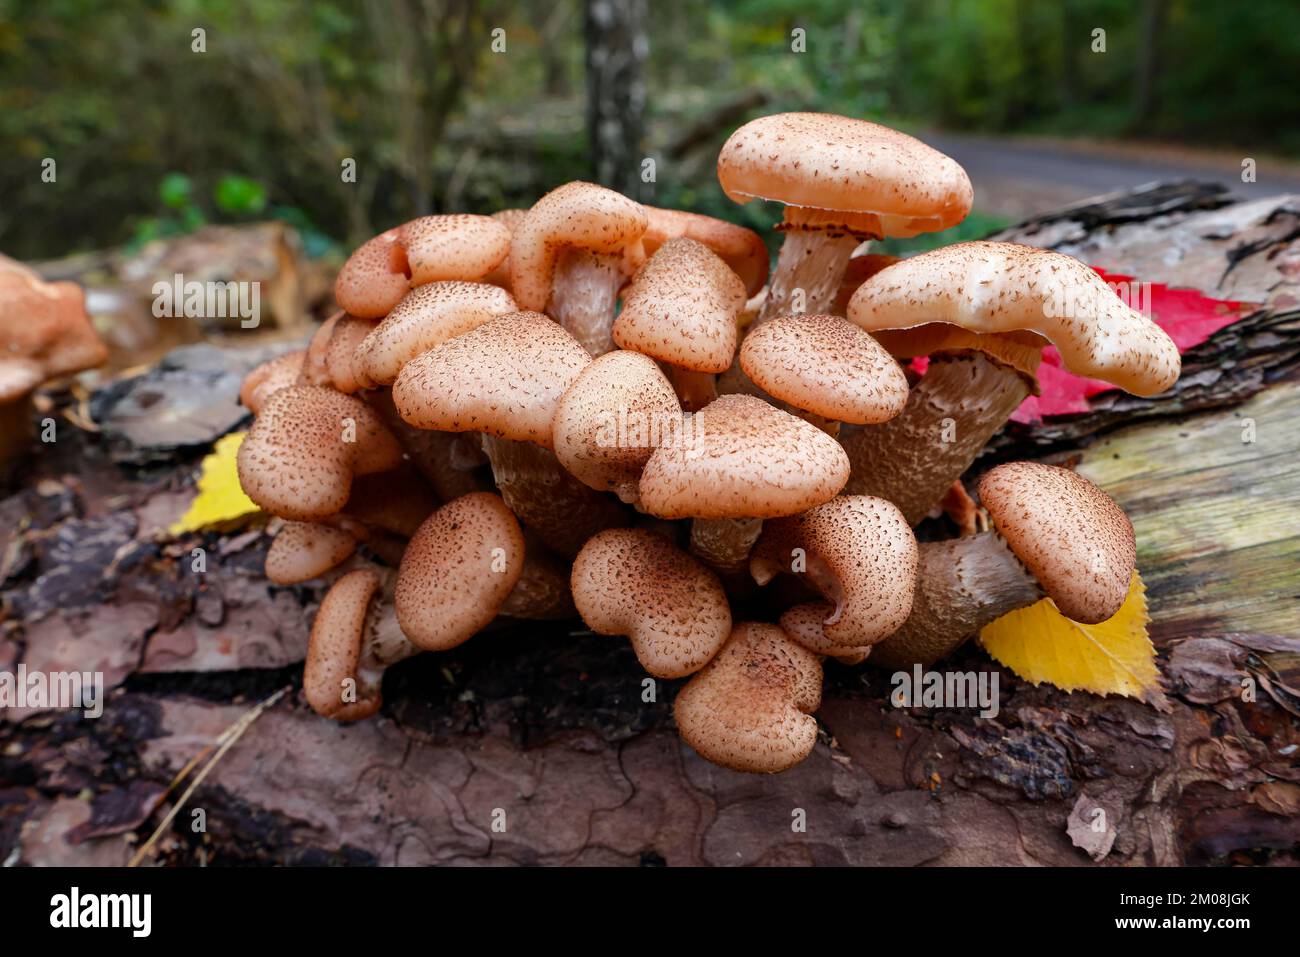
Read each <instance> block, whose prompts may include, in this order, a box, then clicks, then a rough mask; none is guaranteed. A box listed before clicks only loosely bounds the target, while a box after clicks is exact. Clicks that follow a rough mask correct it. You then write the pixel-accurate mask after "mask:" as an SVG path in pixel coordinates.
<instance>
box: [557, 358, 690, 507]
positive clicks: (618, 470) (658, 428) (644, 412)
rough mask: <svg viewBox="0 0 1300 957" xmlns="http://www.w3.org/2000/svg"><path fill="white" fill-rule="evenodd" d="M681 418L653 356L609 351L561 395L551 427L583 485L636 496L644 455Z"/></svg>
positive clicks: (673, 431) (628, 498) (563, 459)
mask: <svg viewBox="0 0 1300 957" xmlns="http://www.w3.org/2000/svg"><path fill="white" fill-rule="evenodd" d="M681 418H682V407H681V405H680V403H679V402H678V401H677V394H676V393H675V392H674V391H673V387H672V385H671V384H670V383H669V382H668V379H667V378H665V377H664V374H663V372H661V371H660V369H659V366H657V365H656V364H655V361H654V360H653V359H651V358H649V357H648V356H643V355H641V354H640V353H637V352H626V351H624V350H621V349H619V350H616V351H614V352H607V353H605V354H604V355H603V356H600V357H599V358H597V359H595V360H594V361H593V362H592V363H591V365H589V366H587V367H586V368H585V369H583V370H582V373H581V374H580V375H579V376H578V378H577V379H576V380H575V381H574V383H573V385H571V386H569V388H568V391H566V392H565V393H564V395H563V397H561V399H560V402H559V405H558V406H557V408H556V412H555V420H554V423H553V424H552V428H551V434H552V439H553V442H554V447H555V454H556V456H557V457H558V458H559V460H560V464H561V465H563V466H564V467H565V468H566V469H568V471H569V472H570V473H572V475H573V476H574V477H575V478H576V479H578V481H580V482H582V483H583V484H584V485H589V486H591V487H592V488H594V489H598V490H600V491H602V492H614V493H615V494H616V495H618V497H619V498H621V499H622V500H623V501H625V502H632V501H635V500H636V497H637V481H638V480H639V479H640V477H641V470H642V469H644V468H645V463H646V461H647V460H648V459H649V458H650V455H651V453H652V452H654V450H655V447H656V446H657V445H658V444H659V443H660V441H661V439H662V438H663V437H664V436H665V435H668V436H676V435H678V434H680V423H681Z"/></svg>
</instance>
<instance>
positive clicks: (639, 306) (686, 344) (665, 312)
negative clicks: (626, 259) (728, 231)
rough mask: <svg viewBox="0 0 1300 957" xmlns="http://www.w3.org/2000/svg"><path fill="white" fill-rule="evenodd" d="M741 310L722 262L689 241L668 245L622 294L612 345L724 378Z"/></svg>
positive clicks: (739, 293) (738, 290)
mask: <svg viewBox="0 0 1300 957" xmlns="http://www.w3.org/2000/svg"><path fill="white" fill-rule="evenodd" d="M743 308H745V285H744V283H742V282H741V281H740V277H739V276H737V275H736V274H735V273H734V272H732V271H731V268H730V267H729V266H728V265H727V264H726V263H725V262H723V261H722V260H721V259H719V258H718V256H717V255H715V254H714V253H713V252H712V251H711V250H710V249H709V247H707V246H705V245H704V244H703V243H699V242H696V241H695V240H694V239H685V238H683V239H670V240H668V242H666V243H664V244H663V245H662V246H661V247H659V249H658V251H657V252H655V254H654V255H653V256H651V257H650V258H649V259H648V260H646V263H645V265H644V266H642V267H641V269H640V271H639V272H638V273H637V274H636V277H635V278H634V279H633V280H632V285H631V286H630V287H629V288H628V290H627V292H626V293H625V294H624V296H623V311H622V312H620V313H619V314H618V318H617V319H615V320H614V327H613V336H614V341H615V342H616V343H618V345H619V346H620V347H621V348H623V349H631V350H633V351H634V352H640V353H641V354H643V355H647V356H650V357H651V358H653V359H658V360H659V361H660V362H666V363H668V364H669V365H674V366H679V367H681V368H683V369H690V370H692V371H695V372H725V371H726V370H727V367H728V366H730V365H731V360H732V358H734V356H735V354H736V319H737V317H738V316H739V315H740V310H742V309H743Z"/></svg>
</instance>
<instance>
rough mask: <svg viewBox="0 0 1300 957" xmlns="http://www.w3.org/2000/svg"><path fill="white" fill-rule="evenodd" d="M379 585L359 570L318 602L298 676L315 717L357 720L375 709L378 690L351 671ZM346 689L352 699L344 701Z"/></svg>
mask: <svg viewBox="0 0 1300 957" xmlns="http://www.w3.org/2000/svg"><path fill="white" fill-rule="evenodd" d="M381 585H382V582H381V580H380V578H379V576H378V575H377V574H375V572H373V571H371V570H370V569H366V568H360V569H357V570H356V571H352V572H348V573H347V574H346V575H344V576H343V577H342V578H340V579H339V580H338V581H336V582H335V583H334V584H333V585H332V586H331V587H330V590H329V591H328V592H326V594H325V597H324V599H322V600H321V603H320V609H319V610H318V611H317V612H316V620H315V621H314V622H312V626H311V638H310V639H309V641H308V644H307V661H306V664H305V665H304V667H303V672H302V690H303V692H304V693H305V694H306V696H307V703H308V704H310V705H311V706H312V709H313V710H314V711H315V712H316V713H317V714H320V715H324V716H325V717H327V718H335V719H336V720H339V721H357V720H360V719H361V718H368V717H370V715H372V714H374V713H375V712H376V711H378V710H379V706H380V704H381V703H382V702H381V700H380V696H379V688H378V687H373V686H371V685H370V683H369V682H365V681H363V680H361V677H360V676H359V675H358V674H357V671H358V665H359V664H360V662H361V653H362V649H363V646H364V644H365V640H366V636H367V632H368V631H369V627H370V623H371V620H372V608H373V603H374V602H375V600H376V599H377V598H378V596H379V594H380V586H381ZM349 691H350V692H352V693H353V694H354V695H355V700H352V701H348V700H346V698H345V693H347V692H349Z"/></svg>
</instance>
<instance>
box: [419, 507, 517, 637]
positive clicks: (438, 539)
mask: <svg viewBox="0 0 1300 957" xmlns="http://www.w3.org/2000/svg"><path fill="white" fill-rule="evenodd" d="M523 567H524V535H523V532H522V531H521V530H520V528H519V522H518V521H516V520H515V517H514V515H513V514H512V513H511V511H510V509H508V508H506V504H505V502H503V501H502V500H501V496H499V495H494V494H493V493H491V492H471V493H470V494H469V495H462V496H461V497H460V498H458V499H454V500H453V501H450V502H448V503H447V504H446V505H444V506H443V507H442V508H440V509H438V510H437V511H436V512H434V513H433V514H432V515H430V516H429V517H428V518H427V519H425V521H424V524H423V525H421V526H420V528H419V530H418V531H416V533H415V536H414V537H413V538H412V539H411V541H410V544H409V545H407V547H406V553H405V554H404V555H403V556H402V564H401V566H400V567H399V568H398V571H397V590H396V592H395V593H394V603H395V605H396V608H397V623H398V624H399V625H400V626H401V628H402V633H403V634H405V635H406V637H407V638H408V639H409V640H410V641H411V643H412V644H414V645H417V646H418V647H420V648H423V649H424V650H425V651H445V650H446V649H448V648H454V647H456V646H457V645H459V644H461V643H462V642H464V641H466V640H467V639H469V638H470V637H472V636H473V635H474V634H475V633H476V632H478V631H480V630H482V629H483V628H484V627H486V626H487V624H488V622H490V621H491V620H492V619H493V618H494V617H495V616H496V613H497V609H498V608H500V607H501V605H502V603H503V602H504V601H505V600H506V598H507V597H508V596H509V594H510V591H511V589H513V588H514V587H515V583H516V582H518V581H519V576H520V574H521V573H522V572H523Z"/></svg>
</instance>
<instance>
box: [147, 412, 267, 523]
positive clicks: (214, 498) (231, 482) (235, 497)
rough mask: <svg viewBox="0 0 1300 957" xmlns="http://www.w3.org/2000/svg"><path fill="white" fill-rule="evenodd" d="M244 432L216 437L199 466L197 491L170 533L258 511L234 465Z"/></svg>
mask: <svg viewBox="0 0 1300 957" xmlns="http://www.w3.org/2000/svg"><path fill="white" fill-rule="evenodd" d="M247 434H248V433H247V432H231V433H229V434H228V435H223V436H222V437H221V438H219V439H217V443H216V445H214V446H213V447H212V453H211V454H210V455H208V456H206V457H205V458H204V459H203V463H202V465H201V466H200V472H199V481H198V488H199V494H198V495H196V496H195V497H194V501H192V502H190V507H189V510H188V511H186V513H185V514H184V515H183V516H181V518H180V520H179V521H177V522H176V523H175V524H174V525H172V527H171V528H170V529H168V531H169V532H171V534H173V535H182V534H184V533H185V532H194V531H198V530H199V529H202V528H208V527H210V526H212V525H220V524H223V523H227V522H231V521H233V520H234V519H237V518H242V517H244V516H245V515H251V514H253V513H254V512H256V511H258V508H257V505H256V504H254V502H253V500H252V499H250V498H249V497H248V496H247V495H245V494H244V490H243V488H241V487H240V485H239V473H238V472H237V471H236V469H235V455H236V454H237V453H238V452H239V446H240V445H241V444H242V443H243V441H244V436H245V435H247Z"/></svg>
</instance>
